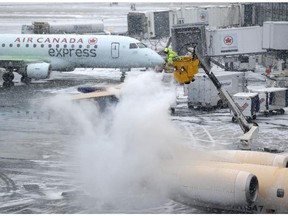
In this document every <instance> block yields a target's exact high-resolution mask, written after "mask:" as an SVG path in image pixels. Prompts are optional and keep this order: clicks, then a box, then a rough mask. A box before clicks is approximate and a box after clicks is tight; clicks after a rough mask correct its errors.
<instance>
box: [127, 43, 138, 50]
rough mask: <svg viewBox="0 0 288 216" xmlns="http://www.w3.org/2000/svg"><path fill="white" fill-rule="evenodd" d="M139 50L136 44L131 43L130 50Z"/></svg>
mask: <svg viewBox="0 0 288 216" xmlns="http://www.w3.org/2000/svg"><path fill="white" fill-rule="evenodd" d="M137 48H138V46H137V44H135V43H131V44H130V46H129V49H137Z"/></svg>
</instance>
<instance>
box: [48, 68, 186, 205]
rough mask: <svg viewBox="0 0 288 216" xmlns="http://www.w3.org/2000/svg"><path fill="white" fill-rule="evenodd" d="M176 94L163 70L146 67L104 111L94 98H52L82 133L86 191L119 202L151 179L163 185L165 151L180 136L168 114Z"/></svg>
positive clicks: (59, 112) (55, 107) (52, 103)
mask: <svg viewBox="0 0 288 216" xmlns="http://www.w3.org/2000/svg"><path fill="white" fill-rule="evenodd" d="M174 100H175V88H173V87H172V88H167V87H165V86H163V84H162V82H161V75H160V74H156V73H154V72H151V73H150V72H147V73H143V74H141V75H139V76H137V77H129V76H128V77H127V79H126V80H125V83H124V84H123V86H122V88H121V96H120V100H119V102H118V104H117V105H116V106H111V107H109V108H107V109H108V110H106V111H105V112H100V111H99V109H98V108H97V107H95V104H94V103H92V102H87V101H84V102H81V103H75V102H71V100H69V99H65V98H63V96H59V97H56V98H53V99H51V101H50V102H49V103H47V104H49V105H48V106H49V107H53V110H54V112H55V110H57V115H59V117H60V118H59V119H65V120H64V121H65V122H66V123H65V124H66V125H69V127H71V129H72V130H73V131H74V133H75V134H76V135H77V139H76V140H74V144H75V145H76V150H77V151H76V152H77V154H78V156H79V163H80V167H81V173H80V176H81V177H82V181H83V182H84V186H85V189H86V191H87V192H89V193H90V194H91V195H93V196H95V197H97V198H98V199H100V200H103V201H104V202H114V201H115V199H117V198H119V196H120V197H122V198H123V197H125V196H128V195H129V196H131V194H132V195H137V193H140V192H141V191H143V188H147V187H148V186H147V182H149V187H150V188H151V189H153V190H156V189H159V188H162V187H161V186H163V184H164V179H162V178H161V177H160V176H159V172H158V171H159V170H158V167H159V165H160V155H161V154H162V153H163V152H165V150H167V149H169V147H170V146H171V145H174V144H177V143H178V142H181V141H179V131H178V130H177V129H176V128H175V127H174V125H173V124H172V123H171V121H170V118H169V107H170V104H172V103H173V102H174ZM47 104H46V105H47ZM61 121H62V123H63V120H61ZM162 189H163V188H162ZM155 193H159V191H157V192H156V191H155ZM118 201H119V200H118Z"/></svg>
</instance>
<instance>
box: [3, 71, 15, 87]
mask: <svg viewBox="0 0 288 216" xmlns="http://www.w3.org/2000/svg"><path fill="white" fill-rule="evenodd" d="M12 71H13V70H10V71H9V72H6V73H4V74H3V76H2V79H3V81H4V82H3V87H4V88H10V87H12V86H14V82H13V79H14V74H13V72H12Z"/></svg>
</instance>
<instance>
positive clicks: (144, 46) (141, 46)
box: [137, 43, 147, 48]
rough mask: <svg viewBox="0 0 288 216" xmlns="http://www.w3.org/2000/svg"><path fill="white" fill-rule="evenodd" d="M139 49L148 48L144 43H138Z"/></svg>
mask: <svg viewBox="0 0 288 216" xmlns="http://www.w3.org/2000/svg"><path fill="white" fill-rule="evenodd" d="M137 45H138V47H139V48H147V46H146V45H145V44H143V43H137Z"/></svg>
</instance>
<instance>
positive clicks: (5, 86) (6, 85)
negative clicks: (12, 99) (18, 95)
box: [3, 82, 14, 88]
mask: <svg viewBox="0 0 288 216" xmlns="http://www.w3.org/2000/svg"><path fill="white" fill-rule="evenodd" d="M12 86H14V82H3V87H4V88H10V87H12Z"/></svg>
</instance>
